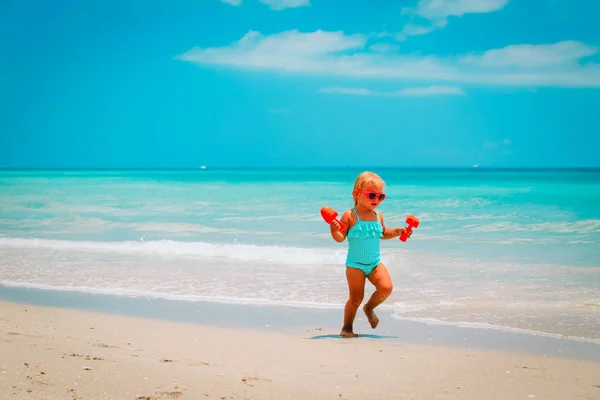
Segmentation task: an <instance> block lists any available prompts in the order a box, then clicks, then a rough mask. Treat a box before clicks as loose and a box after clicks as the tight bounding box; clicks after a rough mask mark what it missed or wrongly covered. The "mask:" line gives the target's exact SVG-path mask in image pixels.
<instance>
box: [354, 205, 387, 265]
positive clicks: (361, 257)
mask: <svg viewBox="0 0 600 400" xmlns="http://www.w3.org/2000/svg"><path fill="white" fill-rule="evenodd" d="M352 211H354V214H355V215H356V220H357V221H356V224H354V225H353V226H352V228H350V229H349V230H348V235H347V238H348V255H347V256H346V266H348V267H352V268H358V269H360V270H362V271H363V272H364V273H365V275H367V276H368V275H369V274H370V273H371V272H372V271H373V270H374V269H375V267H376V266H378V265H379V264H380V263H381V253H380V251H379V246H380V240H381V238H382V237H383V226H382V225H381V221H380V220H379V216H378V215H377V213H376V212H375V211H373V212H374V213H375V216H376V217H377V220H376V221H361V220H360V218H358V213H357V212H356V209H354V208H353V209H352Z"/></svg>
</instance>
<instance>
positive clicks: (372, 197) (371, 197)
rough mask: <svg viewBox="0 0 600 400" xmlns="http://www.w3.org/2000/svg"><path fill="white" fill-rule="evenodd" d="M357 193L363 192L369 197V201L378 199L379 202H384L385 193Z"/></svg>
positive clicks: (365, 191) (367, 191)
mask: <svg viewBox="0 0 600 400" xmlns="http://www.w3.org/2000/svg"><path fill="white" fill-rule="evenodd" d="M359 192H363V193H364V194H366V195H367V196H368V197H369V200H375V199H376V198H378V199H379V201H383V200H385V196H386V194H385V193H378V192H372V191H370V190H359Z"/></svg>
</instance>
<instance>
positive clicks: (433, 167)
mask: <svg viewBox="0 0 600 400" xmlns="http://www.w3.org/2000/svg"><path fill="white" fill-rule="evenodd" d="M357 169H361V170H373V169H380V170H381V169H385V170H468V171H477V170H487V171H490V170H495V171H511V170H513V171H528V170H529V171H575V170H579V171H600V166H594V167H491V166H489V167H486V166H477V167H475V166H461V167H458V166H451V167H443V166H421V167H390V166H349V167H211V168H209V167H205V168H200V167H0V171H203V172H206V171H228V170H236V171H256V170H274V171H277V170H279V171H284V170H357Z"/></svg>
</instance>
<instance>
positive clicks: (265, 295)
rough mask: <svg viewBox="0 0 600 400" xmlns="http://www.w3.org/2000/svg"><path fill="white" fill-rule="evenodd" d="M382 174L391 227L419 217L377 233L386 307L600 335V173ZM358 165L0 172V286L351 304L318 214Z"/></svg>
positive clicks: (347, 199) (340, 251)
mask: <svg viewBox="0 0 600 400" xmlns="http://www.w3.org/2000/svg"><path fill="white" fill-rule="evenodd" d="M375 171H376V172H378V173H380V174H381V176H382V177H383V178H384V179H385V180H386V183H387V188H386V192H387V194H388V198H387V199H386V200H385V202H384V203H383V204H382V206H381V207H380V209H381V211H382V212H383V213H384V216H385V219H386V225H387V226H402V225H403V224H404V219H405V218H406V215H407V214H409V213H411V214H414V215H416V216H418V217H419V218H420V220H421V226H419V228H418V229H416V230H415V232H414V234H413V236H412V237H411V239H409V241H408V242H406V243H402V242H400V241H399V240H397V239H393V240H389V241H384V242H383V244H382V248H383V251H384V254H383V259H384V263H385V264H386V265H387V266H388V269H389V270H390V273H391V275H392V278H393V281H394V284H395V289H394V292H393V293H392V296H391V297H390V299H389V300H388V301H387V302H386V304H385V305H384V306H383V307H382V312H389V313H391V314H392V316H393V317H394V318H396V319H411V320H418V321H428V322H431V323H444V324H455V325H465V326H477V327H493V328H497V329H507V330H525V331H532V332H537V333H539V334H548V335H565V336H570V337H579V338H583V339H587V340H592V341H598V342H600V171H500V170H499V171H486V170H475V169H472V170H393V169H382V170H378V169H376V170H375ZM359 172H360V171H359V170H262V171H242V170H230V171H226V170H223V171H213V170H210V169H206V170H191V171H1V172H0V284H2V285H5V286H22V287H37V288H45V289H54V290H77V291H86V292H96V293H107V294H115V295H130V296H131V295H133V296H152V297H162V298H169V299H180V300H191V301H195V300H202V301H218V302H227V303H265V304H279V305H282V306H303V307H321V308H322V307H327V308H341V307H342V306H343V304H344V302H345V300H346V293H347V288H346V286H345V277H344V267H343V261H344V258H345V251H346V246H347V244H346V243H342V244H338V243H336V242H334V241H333V240H332V239H331V237H330V235H329V230H328V226H327V225H326V224H325V223H324V222H323V220H322V219H321V216H320V214H319V210H320V208H321V206H323V205H329V206H331V207H333V208H335V209H337V210H338V211H339V212H341V211H343V210H345V209H347V208H349V207H351V206H352V199H351V196H350V192H351V190H352V185H353V183H354V178H355V176H356V175H357V174H358V173H359ZM368 290H369V292H370V291H371V288H370V287H369V288H368ZM340 318H341V316H340Z"/></svg>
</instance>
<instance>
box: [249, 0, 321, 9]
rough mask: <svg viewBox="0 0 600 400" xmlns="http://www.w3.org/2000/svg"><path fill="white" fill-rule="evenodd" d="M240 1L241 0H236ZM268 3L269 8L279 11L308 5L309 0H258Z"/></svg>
mask: <svg viewBox="0 0 600 400" xmlns="http://www.w3.org/2000/svg"><path fill="white" fill-rule="evenodd" d="M238 1H241V0H238ZM259 1H260V2H261V3H263V4H266V5H268V6H269V7H270V8H271V10H275V11H281V10H285V9H286V8H297V7H307V6H310V0H259Z"/></svg>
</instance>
